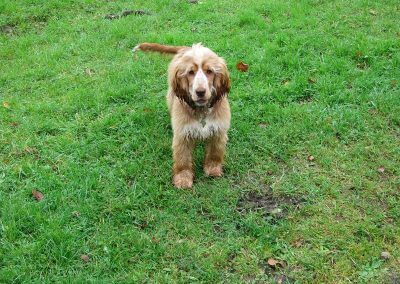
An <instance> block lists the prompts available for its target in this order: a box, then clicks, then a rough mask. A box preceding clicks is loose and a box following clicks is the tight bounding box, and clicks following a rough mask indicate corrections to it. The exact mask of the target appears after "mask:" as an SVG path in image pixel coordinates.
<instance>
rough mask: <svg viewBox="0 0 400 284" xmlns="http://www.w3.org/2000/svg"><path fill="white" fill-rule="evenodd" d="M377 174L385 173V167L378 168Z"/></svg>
mask: <svg viewBox="0 0 400 284" xmlns="http://www.w3.org/2000/svg"><path fill="white" fill-rule="evenodd" d="M378 172H379V173H381V174H383V173H384V172H385V167H384V166H380V167H379V168H378Z"/></svg>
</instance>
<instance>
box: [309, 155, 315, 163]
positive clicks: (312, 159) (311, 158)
mask: <svg viewBox="0 0 400 284" xmlns="http://www.w3.org/2000/svg"><path fill="white" fill-rule="evenodd" d="M307 160H308V161H310V162H312V161H314V160H315V158H314V156H313V155H310V156H308V157H307Z"/></svg>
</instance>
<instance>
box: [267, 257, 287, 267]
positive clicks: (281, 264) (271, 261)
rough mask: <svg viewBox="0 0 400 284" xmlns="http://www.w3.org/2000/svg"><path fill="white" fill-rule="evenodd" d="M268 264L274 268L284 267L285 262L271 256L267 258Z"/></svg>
mask: <svg viewBox="0 0 400 284" xmlns="http://www.w3.org/2000/svg"><path fill="white" fill-rule="evenodd" d="M267 263H268V265H269V266H271V267H272V268H276V267H278V266H279V267H284V266H285V263H284V262H283V261H280V260H276V259H273V258H269V259H268V261H267Z"/></svg>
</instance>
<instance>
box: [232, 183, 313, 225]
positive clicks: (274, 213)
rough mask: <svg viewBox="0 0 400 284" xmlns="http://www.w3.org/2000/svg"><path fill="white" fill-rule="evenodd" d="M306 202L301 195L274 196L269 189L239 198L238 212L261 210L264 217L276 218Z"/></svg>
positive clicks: (282, 216)
mask: <svg viewBox="0 0 400 284" xmlns="http://www.w3.org/2000/svg"><path fill="white" fill-rule="evenodd" d="M305 202H306V199H305V198H304V197H301V196H276V195H274V194H273V193H272V191H271V190H268V191H264V192H262V193H260V192H250V193H248V194H246V195H245V196H243V197H242V198H240V199H239V201H238V205H237V210H238V211H239V212H240V213H248V212H252V211H253V212H255V211H256V212H262V214H263V215H264V216H265V217H266V219H272V220H278V219H282V218H284V217H286V215H287V213H288V211H289V209H298V208H300V206H301V205H302V204H303V203H305Z"/></svg>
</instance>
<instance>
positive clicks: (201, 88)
mask: <svg viewBox="0 0 400 284" xmlns="http://www.w3.org/2000/svg"><path fill="white" fill-rule="evenodd" d="M137 50H142V51H155V52H160V53H166V54H174V55H175V56H174V57H173V59H172V61H171V63H170V65H169V68H168V85H169V86H168V93H167V104H168V109H169V113H170V116H171V123H172V130H173V142H172V149H173V179H172V182H173V184H174V186H175V187H177V188H191V187H192V186H193V179H194V171H193V151H194V148H195V144H196V142H197V141H205V144H206V146H205V147H206V148H205V158H204V167H203V168H204V172H205V174H206V175H207V176H210V177H220V176H222V165H223V162H224V155H225V149H226V144H227V141H228V135H227V133H228V130H229V127H230V120H231V112H230V106H229V102H228V93H229V91H230V88H231V82H230V77H229V71H228V68H227V66H226V63H225V61H224V59H223V58H221V57H219V56H218V55H217V54H216V53H214V52H213V51H212V50H211V49H209V48H207V47H205V46H203V45H202V44H201V43H198V44H194V45H193V46H191V47H188V46H168V45H160V44H156V43H141V44H139V45H137V46H136V47H135V48H134V49H133V51H134V52H135V51H137Z"/></svg>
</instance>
